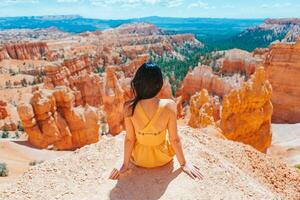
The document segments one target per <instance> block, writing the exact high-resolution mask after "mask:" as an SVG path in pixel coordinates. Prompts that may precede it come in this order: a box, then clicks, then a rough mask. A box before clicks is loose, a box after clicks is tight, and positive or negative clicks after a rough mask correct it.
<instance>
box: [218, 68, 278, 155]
mask: <svg viewBox="0 0 300 200" xmlns="http://www.w3.org/2000/svg"><path fill="white" fill-rule="evenodd" d="M271 95H272V87H271V84H270V83H269V81H267V80H266V75H265V71H264V69H263V68H257V70H256V72H255V74H254V75H253V76H252V77H251V79H250V80H249V81H247V82H246V83H244V84H243V86H242V87H241V88H239V89H237V90H233V91H231V92H230V93H229V94H228V95H226V96H224V97H223V101H222V113H221V123H220V127H221V129H222V131H223V134H224V135H225V136H226V138H228V139H230V140H234V141H239V142H242V143H245V144H249V145H251V146H253V147H254V148H256V149H257V150H259V151H261V152H264V151H266V149H267V148H268V147H269V146H270V145H271V141H272V133H271V117H272V111H273V106H272V103H271Z"/></svg>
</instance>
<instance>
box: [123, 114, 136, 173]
mask: <svg viewBox="0 0 300 200" xmlns="http://www.w3.org/2000/svg"><path fill="white" fill-rule="evenodd" d="M125 129H126V136H125V141H124V162H123V165H124V166H125V167H126V168H128V166H129V162H130V157H131V154H132V150H133V147H134V144H135V141H136V138H135V133H134V127H133V124H132V121H131V119H130V118H128V117H126V118H125Z"/></svg>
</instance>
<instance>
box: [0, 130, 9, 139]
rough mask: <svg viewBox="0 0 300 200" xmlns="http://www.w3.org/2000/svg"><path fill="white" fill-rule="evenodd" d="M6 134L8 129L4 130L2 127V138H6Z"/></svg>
mask: <svg viewBox="0 0 300 200" xmlns="http://www.w3.org/2000/svg"><path fill="white" fill-rule="evenodd" d="M8 135H9V133H8V131H7V130H6V129H4V130H3V132H2V136H1V137H2V138H8Z"/></svg>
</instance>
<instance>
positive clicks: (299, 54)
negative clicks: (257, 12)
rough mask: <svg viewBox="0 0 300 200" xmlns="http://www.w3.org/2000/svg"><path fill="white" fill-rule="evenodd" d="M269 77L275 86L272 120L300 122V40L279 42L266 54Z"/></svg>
mask: <svg viewBox="0 0 300 200" xmlns="http://www.w3.org/2000/svg"><path fill="white" fill-rule="evenodd" d="M264 66H265V69H266V74H267V79H268V80H269V81H270V83H271V85H272V87H273V96H272V103H273V106H274V113H273V117H272V121H274V122H278V123H299V122H300V109H299V108H300V81H299V80H300V79H299V77H300V40H298V41H297V42H296V43H295V44H284V43H277V44H273V45H271V46H270V50H269V53H268V54H267V56H266V61H265V64H264Z"/></svg>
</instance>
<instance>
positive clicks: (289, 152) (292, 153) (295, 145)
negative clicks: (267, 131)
mask: <svg viewBox="0 0 300 200" xmlns="http://www.w3.org/2000/svg"><path fill="white" fill-rule="evenodd" d="M272 131H273V138H272V145H271V147H270V149H269V151H268V154H270V155H272V156H275V157H277V158H279V159H280V160H283V161H285V162H287V163H288V164H289V165H291V166H294V165H296V164H300V123H299V124H272Z"/></svg>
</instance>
